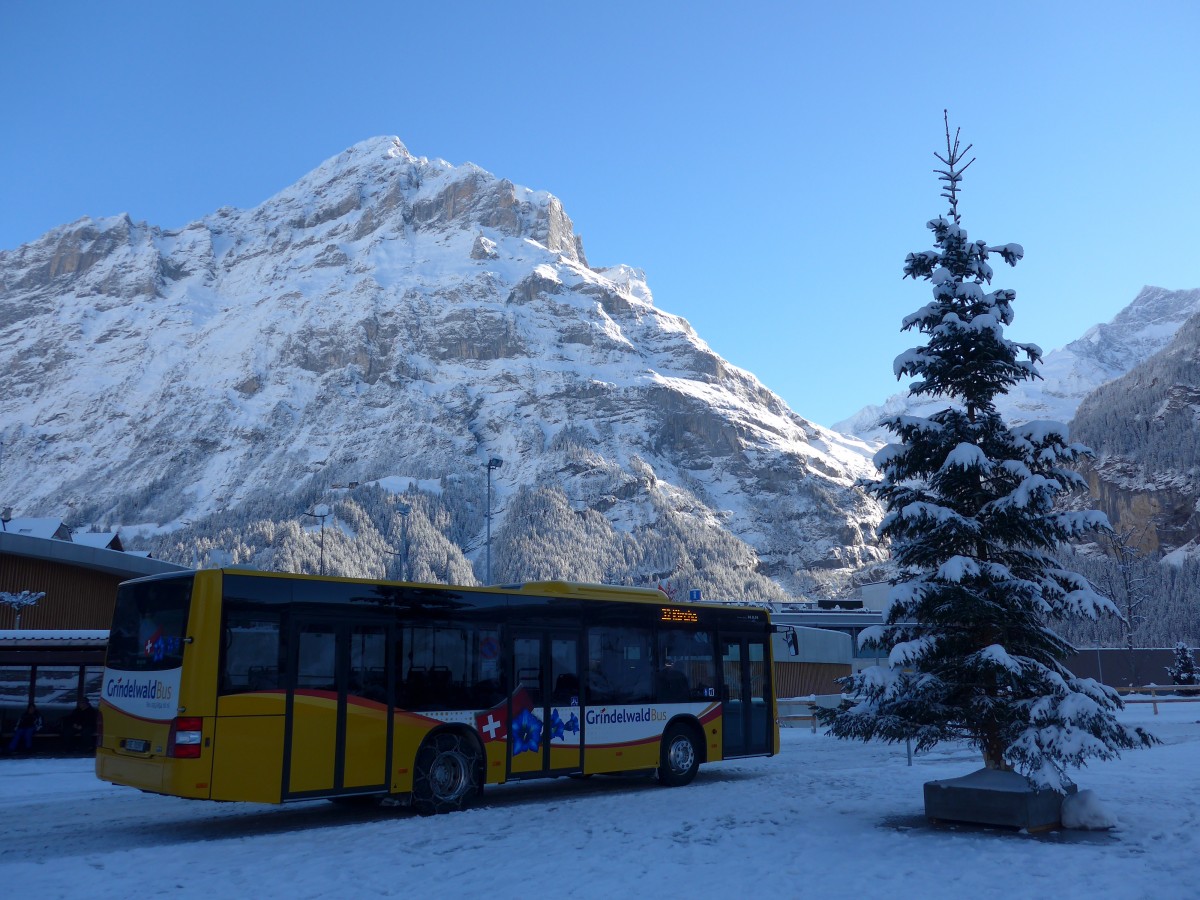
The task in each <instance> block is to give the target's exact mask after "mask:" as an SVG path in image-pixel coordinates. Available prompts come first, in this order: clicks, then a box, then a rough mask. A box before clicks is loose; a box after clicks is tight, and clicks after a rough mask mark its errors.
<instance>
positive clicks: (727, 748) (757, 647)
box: [721, 634, 772, 757]
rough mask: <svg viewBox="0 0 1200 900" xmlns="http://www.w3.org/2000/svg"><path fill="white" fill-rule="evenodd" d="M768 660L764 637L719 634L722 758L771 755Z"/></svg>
mask: <svg viewBox="0 0 1200 900" xmlns="http://www.w3.org/2000/svg"><path fill="white" fill-rule="evenodd" d="M767 659H768V656H767V639H766V638H765V637H764V636H762V635H758V634H755V635H730V634H722V635H721V671H722V675H723V677H724V684H723V686H722V689H721V691H722V692H721V697H722V701H723V702H722V712H721V718H722V722H723V727H722V734H723V747H722V753H723V755H724V756H727V757H729V756H745V755H747V754H751V753H770V752H771V746H772V733H771V729H772V721H771V698H770V697H768V696H767V683H768V679H767V674H768V673H767V669H766V667H767Z"/></svg>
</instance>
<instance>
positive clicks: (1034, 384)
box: [833, 287, 1200, 443]
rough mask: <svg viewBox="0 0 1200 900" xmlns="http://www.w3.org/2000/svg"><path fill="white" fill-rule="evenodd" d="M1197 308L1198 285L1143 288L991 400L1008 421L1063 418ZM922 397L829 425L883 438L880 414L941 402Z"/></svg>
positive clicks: (914, 411)
mask: <svg viewBox="0 0 1200 900" xmlns="http://www.w3.org/2000/svg"><path fill="white" fill-rule="evenodd" d="M1197 312H1200V289H1196V290H1186V291H1170V290H1166V289H1165V288H1159V287H1144V288H1142V290H1141V292H1140V293H1139V294H1138V295H1137V297H1135V298H1134V300H1133V302H1132V303H1130V304H1129V306H1127V307H1125V309H1123V310H1121V312H1119V313H1118V314H1117V315H1116V316H1115V317H1114V318H1113V320H1112V321H1111V322H1108V323H1106V324H1103V325H1096V326H1093V327H1092V328H1089V329H1088V331H1087V332H1086V333H1085V334H1084V335H1083V336H1082V337H1080V338H1079V339H1077V340H1074V341H1072V342H1071V343H1069V344H1067V345H1066V346H1065V347H1062V348H1061V349H1058V350H1054V351H1052V352H1050V353H1047V354H1046V355H1045V357H1044V358H1043V361H1042V365H1041V366H1040V367H1039V371H1040V373H1041V375H1042V379H1041V380H1040V381H1025V382H1022V383H1021V384H1018V385H1014V386H1013V387H1012V389H1011V390H1010V391H1009V392H1008V393H1007V394H1006V395H1003V396H1001V397H998V398H997V400H996V407H997V408H998V409H999V410H1000V412H1001V413H1002V414H1003V415H1004V417H1005V418H1006V419H1007V420H1008V421H1009V422H1011V423H1014V424H1016V423H1020V422H1028V421H1031V420H1034V419H1051V420H1053V421H1057V422H1069V421H1071V419H1072V418H1073V417H1074V415H1075V410H1076V408H1077V407H1078V406H1079V403H1080V401H1082V400H1083V398H1084V397H1086V396H1087V395H1088V394H1090V393H1091V392H1092V391H1094V390H1095V389H1096V388H1098V387H1099V386H1100V385H1102V384H1105V383H1107V382H1109V381H1112V380H1113V379H1114V378H1118V377H1120V376H1121V375H1124V374H1125V373H1126V372H1128V371H1130V370H1131V369H1133V368H1134V367H1135V366H1137V365H1138V364H1140V363H1142V362H1145V361H1146V360H1147V359H1149V358H1150V357H1151V356H1153V355H1154V354H1155V353H1157V352H1158V351H1159V350H1161V349H1162V348H1163V347H1165V346H1166V345H1167V344H1168V343H1169V342H1170V340H1171V338H1172V337H1174V335H1175V333H1176V332H1177V331H1178V330H1179V329H1180V327H1181V326H1182V325H1183V323H1184V322H1185V321H1187V319H1188V318H1189V317H1190V316H1192V315H1195V314H1196V313H1197ZM944 405H945V404H944V402H934V401H931V400H929V399H927V398H924V397H922V398H911V397H909V396H908V393H907V391H905V392H904V393H899V394H893V395H892V396H891V397H889V398H888V399H887V400H886V401H884V403H883V404H882V405H879V406H867V407H864V408H863V409H861V410H859V411H858V412H857V413H855V414H854V415H853V416H851V417H850V418H848V419H844V420H843V421H841V422H838V423H837V424H836V425H834V426H833V427H834V429H835V430H837V431H839V432H842V433H845V434H852V435H856V436H857V437H859V438H861V439H863V440H864V441H867V442H868V443H886V442H888V441H889V440H890V439H891V438H890V432H888V431H887V430H886V429H884V428H881V427H880V426H879V421H880V419H882V418H883V417H885V416H893V415H897V414H904V415H916V416H925V415H928V414H929V413H931V412H933V411H935V410H937V409H939V408H941V407H942V406H944Z"/></svg>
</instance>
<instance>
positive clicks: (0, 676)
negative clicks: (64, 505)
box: [0, 520, 185, 734]
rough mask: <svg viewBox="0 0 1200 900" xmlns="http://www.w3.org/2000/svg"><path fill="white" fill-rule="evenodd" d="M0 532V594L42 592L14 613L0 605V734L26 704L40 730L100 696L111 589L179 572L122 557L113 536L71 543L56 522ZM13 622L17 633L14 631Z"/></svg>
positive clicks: (8, 728) (154, 562) (173, 567)
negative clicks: (39, 718)
mask: <svg viewBox="0 0 1200 900" xmlns="http://www.w3.org/2000/svg"><path fill="white" fill-rule="evenodd" d="M26 521H28V522H32V523H36V527H35V525H32V524H30V525H26V526H25V527H23V528H21V529H20V530H16V529H14V530H9V528H10V526H14V525H21V524H22V520H10V521H6V522H4V523H3V524H4V530H0V592H4V593H7V594H20V593H22V592H23V591H31V592H33V593H35V594H36V593H44V596H43V597H41V598H40V599H39V600H38V601H37V603H35V604H33V605H30V606H24V607H22V608H21V609H20V610H17V609H14V608H13V607H12V606H9V605H8V604H0V734H4V733H7V732H10V731H11V729H12V722H13V721H14V720H15V718H16V716H17V715H19V713H20V711H21V710H23V709H24V707H25V705H26V704H27V703H28V702H30V701H33V702H35V703H36V704H37V705H38V707H39V709H41V711H42V715H43V719H45V720H46V722H47V728H48V729H49V728H50V727H52V725H53V723H54V722H56V721H57V719H58V718H61V717H62V716H63V715H65V714H66V713H67V712H69V711H70V710H71V709H72V708H73V707H74V706H75V703H76V701H77V700H78V699H81V698H84V697H88V698H89V699H93V700H94V699H95V697H96V695H97V694H98V692H99V681H100V674H101V671H102V669H103V666H104V653H105V650H106V648H107V646H108V630H109V627H110V625H111V623H112V615H113V608H114V606H115V604H116V599H117V585H118V584H120V583H121V582H122V581H128V580H129V579H131V578H141V577H143V576H146V575H157V574H160V573H164V572H179V571H184V570H185V567H183V566H178V565H175V564H174V563H168V562H163V561H162V560H157V559H151V558H149V557H146V556H141V555H138V554H133V553H124V552H121V551H119V550H116V549H110V548H111V547H113V546H118V547H119V546H120V543H119V539H118V538H117V537H116V535H108V536H95V539H92V540H88V541H87V542H81V543H76V542H74V541H73V540H72V539H71V533H70V531H69V530H68V529H65V528H64V527H62V524H61V523H60V522H57V520H26ZM18 621H19V624H20V627H19V628H18V627H17V625H18Z"/></svg>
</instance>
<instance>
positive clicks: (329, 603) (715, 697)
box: [96, 569, 779, 814]
mask: <svg viewBox="0 0 1200 900" xmlns="http://www.w3.org/2000/svg"><path fill="white" fill-rule="evenodd" d="M771 632H772V626H771V624H770V622H769V620H768V616H767V612H766V611H765V610H761V609H755V608H749V607H731V606H722V605H718V604H699V603H697V604H679V603H674V602H671V601H670V600H669V599H668V598H667V597H666V596H665V595H664V594H662V593H661V592H659V591H653V590H645V589H638V588H620V587H609V586H604V585H582V584H571V583H566V582H538V583H528V584H522V585H511V586H502V587H487V588H467V587H451V586H445V585H430V584H407V583H397V582H375V581H366V580H360V579H349V578H319V577H315V576H306V575H285V574H276V573H267V572H255V571H242V570H232V569H226V570H219V569H212V570H203V571H198V572H189V573H185V574H181V575H179V574H171V575H162V576H153V577H150V578H141V579H137V580H135V581H129V582H125V583H124V584H122V585H121V587H120V588H119V590H118V595H117V605H116V612H115V614H114V619H113V627H112V632H111V636H110V639H109V649H108V658H107V662H106V666H105V671H104V681H103V686H102V692H101V701H100V710H101V715H102V718H101V722H102V729H101V734H100V737H99V741H98V747H97V753H96V774H97V775H98V776H99V777H100V778H102V779H104V780H105V781H110V782H113V783H116V784H122V785H129V786H131V787H136V788H141V789H142V790H145V791H152V792H156V793H161V794H169V795H173V796H177V797H191V798H199V799H208V800H240V801H259V802H264V803H284V802H290V801H296V800H309V799H313V798H330V799H334V800H345V801H350V800H358V799H363V800H367V799H371V798H379V799H381V800H385V801H388V802H406V803H411V805H412V806H413V808H414V809H415V810H417V811H418V812H420V813H423V814H430V813H441V812H448V811H451V810H457V809H462V808H464V807H465V806H467V805H468V804H470V803H471V802H472V801H473V800H474V799H475V798H476V797H478V796H479V795H480V794H481V793H482V790H483V786H484V785H485V784H499V783H502V782H505V781H510V780H516V779H526V778H537V777H554V776H560V775H576V776H579V775H591V774H595V773H618V772H630V771H637V770H647V771H655V772H657V776H658V779H659V780H660V781H661V782H662V783H663V784H666V785H682V784H687V783H688V782H689V781H691V780H692V778H693V777H694V776H695V774H696V770H697V767H698V766H699V765H700V764H701V763H707V762H717V761H719V760H723V759H731V758H735V757H746V756H767V755H771V754H774V753H777V752H778V751H779V728H778V721H777V717H776V708H775V697H774V690H773V684H772V671H773V666H772V659H771Z"/></svg>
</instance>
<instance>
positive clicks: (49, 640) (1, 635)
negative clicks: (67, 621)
mask: <svg viewBox="0 0 1200 900" xmlns="http://www.w3.org/2000/svg"><path fill="white" fill-rule="evenodd" d="M107 643H108V631H107V630H102V629H95V628H72V629H39V628H20V629H15V628H4V629H0V648H2V647H13V646H17V645H24V646H34V647H58V646H64V645H68V644H69V645H71V646H79V645H81V644H83V645H94V646H98V647H103V646H105V645H106V644H107Z"/></svg>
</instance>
